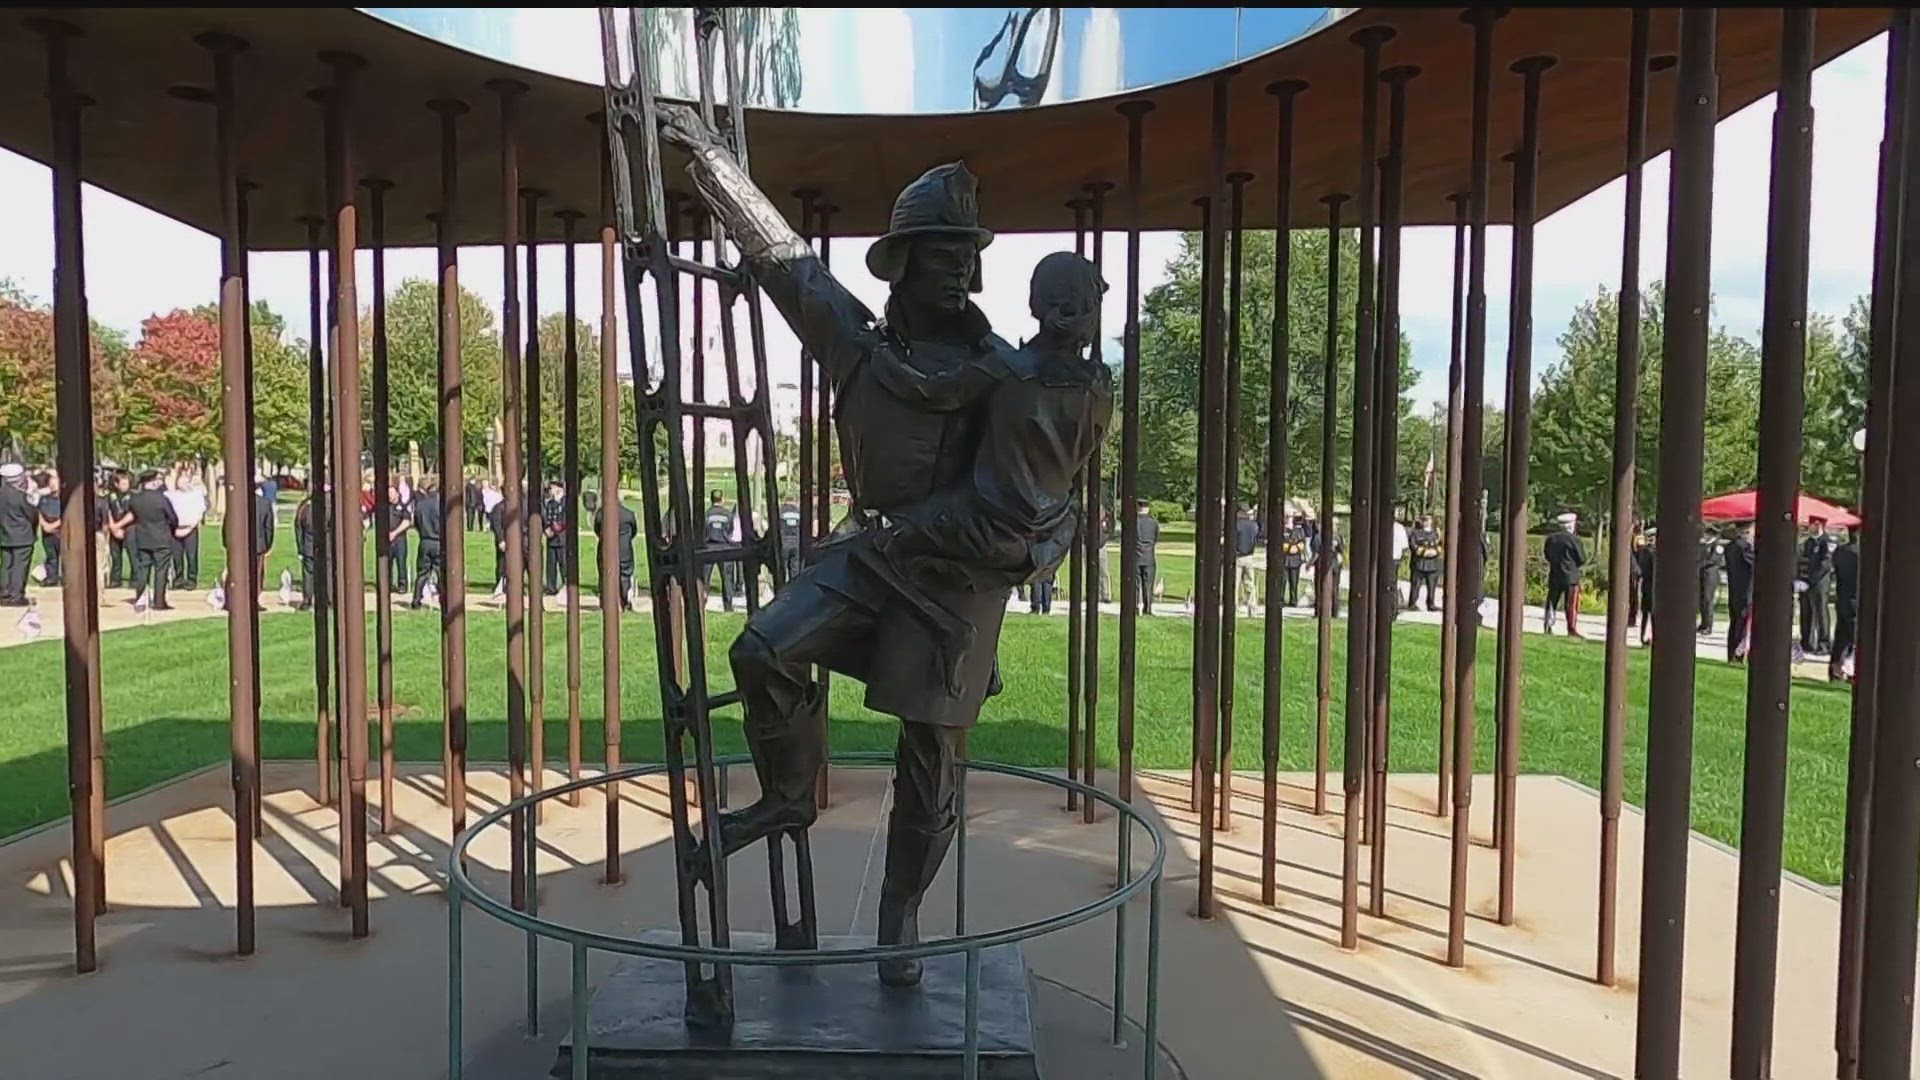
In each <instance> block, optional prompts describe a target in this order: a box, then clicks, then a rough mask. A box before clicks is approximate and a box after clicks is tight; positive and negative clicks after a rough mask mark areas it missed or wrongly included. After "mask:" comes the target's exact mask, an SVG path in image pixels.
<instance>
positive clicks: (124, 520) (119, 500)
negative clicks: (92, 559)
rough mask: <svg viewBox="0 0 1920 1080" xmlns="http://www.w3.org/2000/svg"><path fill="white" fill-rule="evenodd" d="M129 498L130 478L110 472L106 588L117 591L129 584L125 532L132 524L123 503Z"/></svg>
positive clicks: (130, 574) (122, 472) (130, 559)
mask: <svg viewBox="0 0 1920 1080" xmlns="http://www.w3.org/2000/svg"><path fill="white" fill-rule="evenodd" d="M132 497H133V477H131V476H129V475H128V474H127V470H125V469H115V470H113V477H112V479H111V480H110V481H109V482H108V485H107V497H106V499H105V500H103V501H104V502H105V504H106V526H107V528H106V534H107V588H109V589H117V588H119V587H121V586H122V585H125V584H127V583H128V582H130V581H132V580H133V555H132V553H131V552H129V551H128V550H127V528H128V527H129V526H131V525H132V524H133V511H132V510H130V509H128V508H127V501H128V500H129V499H131V498H132Z"/></svg>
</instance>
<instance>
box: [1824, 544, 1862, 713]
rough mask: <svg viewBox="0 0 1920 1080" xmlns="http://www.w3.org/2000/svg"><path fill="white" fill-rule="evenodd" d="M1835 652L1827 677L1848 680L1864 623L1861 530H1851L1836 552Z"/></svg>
mask: <svg viewBox="0 0 1920 1080" xmlns="http://www.w3.org/2000/svg"><path fill="white" fill-rule="evenodd" d="M1833 614H1834V624H1833V653H1832V655H1830V656H1829V657H1827V678H1829V679H1832V680H1833V681H1835V682H1839V681H1840V680H1842V679H1844V678H1846V663H1847V660H1848V658H1849V657H1851V656H1852V655H1853V649H1854V644H1855V641H1856V640H1857V637H1856V635H1857V632H1858V627H1859V620H1860V530H1859V529H1858V528H1850V529H1848V530H1847V542H1846V543H1844V544H1841V545H1840V546H1839V547H1837V548H1834V549H1833Z"/></svg>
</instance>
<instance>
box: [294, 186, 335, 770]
mask: <svg viewBox="0 0 1920 1080" xmlns="http://www.w3.org/2000/svg"><path fill="white" fill-rule="evenodd" d="M300 224H302V225H305V226H306V227H307V521H308V524H309V525H310V526H311V528H312V530H313V541H312V542H313V559H312V561H313V573H312V575H311V577H310V579H309V580H308V581H307V582H306V583H305V587H306V589H307V595H306V598H305V599H306V601H307V603H308V604H310V605H311V606H312V608H313V728H314V740H315V751H314V761H315V764H316V765H317V766H318V772H319V778H318V788H317V790H316V792H315V795H316V796H317V797H318V799H319V802H320V805H321V806H330V805H332V804H333V694H332V693H331V691H330V690H329V689H328V683H329V681H330V680H329V675H330V670H329V669H330V667H331V665H332V660H333V629H332V620H331V619H330V618H329V617H328V610H329V609H330V608H331V607H332V603H331V597H330V596H329V593H330V592H331V591H332V581H333V577H332V566H331V563H332V560H331V559H329V558H328V557H327V556H328V553H329V552H328V549H329V548H330V547H331V546H332V544H331V542H330V540H329V536H330V535H331V530H330V529H329V528H328V521H327V518H328V516H329V515H328V514H327V498H328V496H327V487H326V485H327V472H328V470H327V450H326V448H327V444H328V440H327V408H326V404H325V402H326V400H327V390H326V363H325V360H324V359H323V355H324V354H323V353H322V352H321V344H322V343H323V342H324V341H326V329H325V324H326V309H325V307H323V306H322V304H321V301H320V231H321V229H322V227H323V226H325V224H326V219H324V218H320V217H316V216H312V215H309V216H306V217H302V218H301V219H300Z"/></svg>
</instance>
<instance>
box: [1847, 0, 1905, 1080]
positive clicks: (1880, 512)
mask: <svg viewBox="0 0 1920 1080" xmlns="http://www.w3.org/2000/svg"><path fill="white" fill-rule="evenodd" d="M1912 19H1913V15H1912V11H1911V9H1908V8H1899V9H1897V10H1896V11H1895V12H1894V16H1893V26H1892V28H1891V30H1890V31H1889V32H1888V34H1887V91H1886V114H1885V121H1884V127H1883V128H1882V129H1881V136H1880V192H1879V199H1878V205H1877V207H1876V210H1875V218H1874V225H1875V228H1874V231H1873V300H1872V306H1871V312H1872V314H1871V317H1870V322H1871V328H1870V334H1869V340H1870V347H1869V353H1870V360H1869V377H1868V382H1869V386H1868V390H1867V424H1866V429H1867V432H1868V437H1867V449H1866V453H1865V455H1864V457H1865V462H1864V468H1863V470H1862V473H1863V475H1862V477H1861V480H1862V493H1861V503H1862V506H1861V511H1860V518H1861V525H1862V528H1861V531H1860V534H1859V536H1860V554H1861V559H1860V612H1859V623H1858V626H1859V632H1858V633H1857V634H1856V638H1855V640H1856V645H1855V648H1854V672H1855V675H1854V687H1853V715H1852V724H1851V733H1850V737H1849V740H1848V747H1847V815H1846V842H1845V849H1844V853H1843V855H1842V862H1841V876H1840V962H1839V978H1838V983H1839V986H1838V988H1837V992H1836V994H1835V999H1836V1002H1835V1009H1834V1013H1835V1017H1834V1035H1833V1038H1834V1050H1835V1057H1836V1068H1835V1074H1836V1075H1837V1076H1839V1077H1840V1078H1841V1080H1857V1078H1858V1077H1859V1075H1860V1071H1859V1069H1860V1009H1861V1003H1860V993H1861V984H1860V977H1861V968H1862V966H1863V965H1864V963H1865V954H1866V946H1867V943H1866V938H1865V937H1864V936H1863V935H1864V933H1865V930H1866V902H1867V889H1866V886H1867V864H1866V859H1867V836H1868V833H1869V831H1870V826H1871V821H1870V816H1871V813H1872V790H1873V754H1874V740H1875V737H1876V736H1875V730H1876V726H1877V725H1876V723H1875V716H1874V696H1875V693H1876V689H1877V687H1878V685H1879V681H1880V652H1879V642H1880V613H1881V611H1882V609H1883V607H1884V604H1883V598H1882V594H1881V589H1880V582H1881V579H1882V575H1883V573H1884V569H1885V565H1886V552H1887V532H1886V528H1885V524H1886V520H1887V518H1886V513H1887V505H1886V496H1887V462H1888V460H1889V458H1888V453H1887V450H1888V443H1889V441H1890V439H1889V438H1888V436H1887V434H1886V433H1888V432H1890V431H1891V430H1892V429H1891V428H1890V427H1889V426H1888V424H1889V423H1890V420H1889V414H1890V410H1891V409H1892V402H1893V345H1894V329H1895V327H1894V308H1895V305H1896V304H1897V302H1898V301H1897V289H1898V287H1899V279H1900V263H1899V259H1900V240H1901V217H1902V210H1901V207H1902V200H1903V199H1904V197H1905V191H1906V178H1907V172H1906V168H1907V162H1906V150H1905V147H1906V141H1905V140H1906V131H1907V128H1906V108H1907V79H1908V70H1907V39H1908V37H1909V35H1911V34H1912V32H1913V22H1912Z"/></svg>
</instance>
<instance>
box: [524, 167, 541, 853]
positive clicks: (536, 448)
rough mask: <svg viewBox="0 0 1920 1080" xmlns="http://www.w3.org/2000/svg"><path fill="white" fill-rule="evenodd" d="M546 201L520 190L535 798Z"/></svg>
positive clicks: (536, 817)
mask: <svg viewBox="0 0 1920 1080" xmlns="http://www.w3.org/2000/svg"><path fill="white" fill-rule="evenodd" d="M545 196H546V192H544V191H541V190H539V189H538V188H528V187H523V188H521V189H520V227H521V228H522V229H524V230H526V252H527V299H526V334H527V346H526V351H525V353H524V354H523V355H522V360H523V362H524V363H525V364H526V376H525V381H524V382H523V383H522V384H521V393H523V394H525V395H526V402H525V405H526V417H527V419H526V439H527V460H526V479H525V481H524V482H525V484H526V487H527V494H526V503H525V506H526V510H527V616H526V617H527V732H528V734H529V736H530V737H531V742H530V743H529V744H528V750H527V753H528V761H529V767H528V772H527V778H528V783H529V784H530V785H531V788H530V790H531V791H532V792H533V793H534V794H538V793H540V792H542V791H545V790H546V789H547V630H546V623H547V588H546V554H547V551H546V549H547V521H546V510H545V507H546V502H545V500H546V490H547V484H546V480H547V445H546V438H545V436H544V435H543V434H542V432H541V423H540V421H541V415H540V402H541V398H542V397H543V396H544V389H545V388H544V387H543V386H542V385H541V384H542V383H543V382H544V381H545V377H544V376H543V375H541V373H540V359H541V357H540V200H541V199H542V198H544V197H545ZM546 816H547V807H546V803H544V802H539V803H535V804H534V807H533V812H532V813H531V814H529V815H527V827H528V828H529V829H532V828H535V827H537V826H538V825H539V824H540V822H541V821H543V820H544V819H545V818H546ZM527 880H528V888H529V890H531V889H534V888H537V887H538V883H537V881H536V880H535V877H534V875H533V873H532V871H531V870H529V871H528V878H527Z"/></svg>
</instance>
